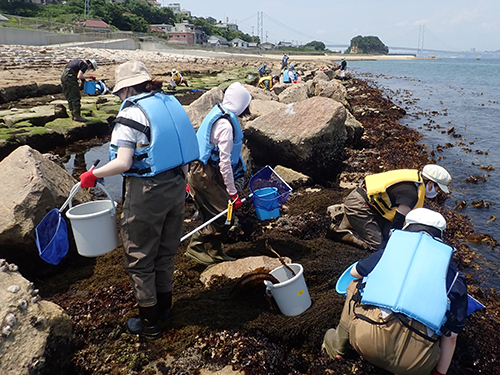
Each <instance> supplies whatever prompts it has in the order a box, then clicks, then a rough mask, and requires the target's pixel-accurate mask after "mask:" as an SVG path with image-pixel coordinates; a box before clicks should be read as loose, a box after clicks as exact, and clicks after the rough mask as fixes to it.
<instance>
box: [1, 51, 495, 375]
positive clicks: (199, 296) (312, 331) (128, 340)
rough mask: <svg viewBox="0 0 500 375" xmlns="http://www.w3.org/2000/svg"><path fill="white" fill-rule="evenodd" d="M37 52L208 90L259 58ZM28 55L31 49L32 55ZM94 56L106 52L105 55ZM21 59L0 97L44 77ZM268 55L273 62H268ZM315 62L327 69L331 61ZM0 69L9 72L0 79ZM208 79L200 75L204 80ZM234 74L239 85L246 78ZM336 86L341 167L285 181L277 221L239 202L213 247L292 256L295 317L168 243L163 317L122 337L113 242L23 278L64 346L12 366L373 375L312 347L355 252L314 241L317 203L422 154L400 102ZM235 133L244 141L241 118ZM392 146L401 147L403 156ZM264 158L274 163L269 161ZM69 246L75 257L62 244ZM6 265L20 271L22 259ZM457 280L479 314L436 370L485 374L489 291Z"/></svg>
mask: <svg viewBox="0 0 500 375" xmlns="http://www.w3.org/2000/svg"><path fill="white" fill-rule="evenodd" d="M12 48H14V47H12ZM26 50H28V49H26ZM45 51H46V52H44V53H42V54H43V55H46V56H48V57H49V59H48V60H49V61H50V59H51V58H52V59H56V57H55V56H67V57H68V58H72V57H77V56H76V55H78V57H83V56H82V54H83V55H89V54H93V55H92V57H94V58H96V57H97V56H100V58H101V61H103V63H102V71H99V74H100V75H101V74H102V75H101V77H102V78H103V79H106V80H108V81H109V82H110V83H111V82H112V80H113V75H112V72H113V70H114V67H115V65H116V64H118V63H120V62H123V61H125V60H127V59H129V58H130V57H134V58H139V59H143V60H144V62H145V63H146V64H147V65H148V68H150V71H151V73H152V74H154V75H156V76H159V77H162V76H163V77H166V76H167V75H168V72H169V71H170V70H171V69H172V68H174V67H175V68H177V69H180V70H181V71H183V72H186V73H187V76H188V77H189V78H192V81H191V80H190V81H189V82H190V83H191V82H193V84H194V85H195V86H194V87H195V88H196V89H200V90H202V89H203V90H208V89H210V88H212V87H215V86H217V85H218V84H220V82H224V81H225V83H227V82H230V80H231V79H235V77H236V79H248V75H249V74H250V73H249V72H252V71H256V67H257V66H258V64H259V63H260V62H261V61H262V59H261V58H260V57H259V58H251V57H250V58H248V57H247V58H244V59H243V58H242V59H236V60H235V59H215V58H214V59H205V58H203V59H196V58H193V57H189V58H187V57H182V56H175V57H172V56H171V57H168V56H165V55H163V54H161V53H157V54H155V53H143V52H136V53H137V54H138V55H135V54H134V52H124V51H119V52H116V51H100V50H79V49H69V50H68V49H65V50H63V51H58V50H51V49H45ZM37 52H38V53H40V50H38V51H37ZM50 56H52V57H51V58H50ZM104 56H108V57H107V58H108V60H105V59H104ZM26 61H27V63H25V64H24V65H15V67H12V66H11V67H9V68H7V69H5V68H4V70H3V71H0V82H2V83H1V84H0V85H1V87H0V93H1V94H2V95H3V94H4V93H5V92H15V91H16V90H14V89H12V87H21V86H25V85H27V84H33V83H35V84H36V85H37V87H40V86H43V85H44V84H54V85H57V83H58V80H59V74H60V66H57V64H54V65H55V66H43V67H38V66H36V64H35V62H36V60H33V61H31V60H29V58H27V60H26ZM58 61H59V60H58ZM271 61H272V60H271ZM266 62H267V63H268V65H271V64H269V61H266ZM272 64H274V67H278V64H279V62H278V59H276V61H272ZM328 64H329V66H330V67H334V66H335V64H334V62H333V61H330V62H328ZM297 65H299V68H302V69H303V72H304V73H305V75H308V74H311V77H310V79H311V80H312V79H313V77H314V76H315V75H316V72H317V71H318V70H319V69H320V68H321V67H323V65H327V62H325V61H321V62H319V63H318V62H317V61H314V59H312V60H310V61H308V60H302V61H301V62H300V63H299V64H297ZM310 72H314V74H313V73H310ZM96 75H97V74H96ZM207 76H208V77H207ZM4 77H9V78H8V79H7V80H4V79H3V78H4ZM210 77H211V78H212V79H210V80H209V79H208V78H210ZM332 81H335V79H333V80H332ZM4 82H8V83H4ZM247 83H252V79H249V80H248V81H247ZM341 85H342V86H343V87H344V90H345V97H344V99H345V103H343V104H342V106H344V107H345V108H348V109H349V112H350V113H352V115H353V117H354V118H355V119H356V120H357V121H358V122H360V123H361V124H362V125H363V127H364V134H363V136H362V137H361V138H360V139H359V142H352V144H350V145H349V147H347V148H346V149H345V158H344V161H343V162H342V163H341V164H339V165H335V166H332V168H336V169H338V171H339V172H341V173H339V175H338V179H337V181H329V182H325V183H322V184H321V185H319V184H314V185H312V184H311V183H310V182H308V180H307V179H306V180H303V181H302V182H297V183H296V184H294V186H293V187H294V191H293V193H292V195H291V196H290V198H289V200H288V201H287V204H286V206H285V207H284V208H283V210H282V212H281V214H280V218H278V219H276V220H271V221H259V220H258V219H257V218H256V216H255V210H254V209H253V207H252V206H251V204H247V205H245V206H244V207H243V208H242V210H241V212H239V213H238V216H239V219H240V224H239V227H237V228H236V229H235V230H233V231H231V233H230V236H229V239H228V242H227V246H226V252H227V253H228V254H230V255H231V256H233V257H236V258H239V259H243V258H246V257H249V256H268V257H269V256H270V257H273V256H274V255H273V254H272V253H270V252H269V250H268V249H267V247H266V243H268V244H270V245H271V246H272V248H273V249H274V250H275V251H276V252H277V253H279V254H280V255H281V256H283V257H288V258H290V259H291V260H292V261H293V262H296V263H300V264H301V265H302V266H303V267H304V276H305V280H306V283H307V286H308V290H309V293H310V295H311V299H312V302H313V303H312V306H311V307H310V308H309V309H308V310H307V311H306V312H304V313H303V314H301V315H299V316H296V317H286V316H284V315H282V314H281V313H280V312H279V309H278V308H277V306H276V305H275V304H274V303H273V302H272V301H269V300H267V299H266V298H265V293H264V290H263V287H262V285H253V287H252V288H248V289H245V290H240V291H239V292H238V293H235V292H234V287H235V284H236V282H237V280H234V279H229V278H227V277H224V276H219V277H216V278H215V279H212V282H211V285H210V288H207V287H206V286H205V285H204V284H203V283H202V282H201V281H200V277H201V275H202V273H203V271H205V267H202V266H200V265H197V264H195V263H193V262H192V261H191V260H190V259H188V258H187V257H185V256H184V255H183V254H184V251H185V247H186V245H187V244H186V243H182V244H181V247H180V249H179V252H178V256H177V257H176V271H175V284H174V307H173V314H174V317H173V319H172V321H171V322H169V323H168V324H165V326H164V327H163V329H164V335H163V337H162V338H161V339H159V340H156V341H152V342H150V341H144V340H141V339H139V338H137V337H135V336H132V335H128V334H126V333H125V332H124V328H123V327H124V323H125V322H126V320H127V319H128V318H129V317H131V316H134V315H135V314H136V312H137V307H136V306H135V305H134V298H133V296H132V293H131V290H130V287H129V283H128V277H127V275H126V273H125V271H124V269H123V253H122V249H121V248H118V249H117V250H115V251H113V252H111V253H109V254H108V255H106V256H103V257H99V258H96V259H88V258H82V257H79V256H78V255H76V254H73V256H69V257H68V259H66V260H65V261H63V262H62V263H61V265H60V266H57V267H59V268H57V269H55V270H54V272H53V273H52V274H50V275H47V276H43V277H37V278H36V279H33V280H31V281H33V282H34V283H35V287H36V288H37V289H39V295H40V296H41V297H42V298H43V299H44V300H46V301H50V302H53V303H54V304H56V305H57V306H60V307H61V308H62V309H63V310H64V311H65V313H66V314H67V315H68V317H69V319H70V320H71V323H72V328H73V332H72V334H71V342H70V343H67V344H66V346H65V347H66V349H68V353H66V354H65V355H64V351H62V352H61V354H62V356H63V358H59V360H58V361H52V362H51V361H47V362H46V363H45V364H44V365H43V366H39V367H38V368H36V369H35V370H36V371H37V372H35V370H33V369H31V372H29V371H28V370H26V371H25V372H19V373H26V374H27V373H39V374H77V375H80V374H82V375H83V374H144V375H146V374H148V375H149V374H151V375H153V374H213V373H216V374H259V375H260V374H263V375H264V374H276V375H281V374H311V375H312V374H325V373H334V374H337V373H338V374H346V373H356V374H387V372H385V371H383V370H380V369H378V368H376V367H374V366H372V365H371V364H370V363H368V362H366V361H364V360H363V359H362V358H360V357H359V355H357V353H356V352H355V351H354V350H352V349H350V350H349V351H348V352H347V354H346V356H345V358H343V359H342V360H340V361H333V360H330V359H329V358H328V357H327V356H325V355H324V354H323V353H322V352H321V351H320V346H321V342H322V338H323V335H324V333H325V331H326V330H327V329H328V328H331V327H334V326H336V324H337V323H338V319H339V317H340V313H341V310H342V306H343V302H344V300H343V299H344V298H343V297H342V296H340V295H338V294H337V293H336V292H335V289H334V285H335V282H336V280H337V278H338V276H339V275H340V274H341V273H342V272H343V271H344V269H345V268H346V267H347V266H349V265H350V264H352V263H353V262H354V261H356V260H358V259H360V258H363V257H365V256H367V254H366V253H365V252H363V251H362V250H359V249H356V248H353V247H351V246H348V245H345V244H341V243H336V242H333V241H330V240H328V239H326V238H325V233H326V229H327V228H328V226H329V225H330V223H331V218H330V217H329V215H328V213H327V207H328V206H330V205H332V204H335V203H340V202H342V200H343V198H344V197H345V196H346V195H347V194H348V193H349V192H350V188H351V187H352V186H353V184H356V183H357V182H358V181H360V179H361V178H362V177H364V175H365V174H367V173H376V172H380V171H385V170H390V169H395V168H402V167H405V168H407V167H410V168H411V167H414V168H418V167H420V166H422V165H423V164H425V163H427V162H428V161H429V160H432V155H429V154H428V153H427V150H426V149H425V147H424V146H423V145H421V144H420V143H419V139H420V134H419V133H418V132H416V131H413V130H411V129H409V128H407V127H404V126H401V125H400V124H399V120H400V119H401V118H402V117H403V116H404V114H405V113H404V110H402V109H401V108H399V107H397V106H396V105H394V104H393V103H391V102H390V101H389V100H387V99H386V98H384V96H383V93H382V92H381V91H380V90H377V89H374V88H372V87H370V86H369V85H368V84H367V83H366V82H364V81H362V80H358V79H356V78H355V77H352V78H351V79H349V80H348V81H345V82H343V83H341ZM9 90H10V91H9ZM180 94H181V93H179V98H181V100H186V104H189V103H188V102H189V99H192V100H194V99H196V97H191V98H189V94H185V95H184V97H181V96H180ZM50 95H60V94H58V93H53V94H44V95H42V96H40V97H37V98H35V99H34V98H33V97H31V96H30V95H25V97H22V96H23V95H17V97H16V98H15V99H13V100H8V101H6V102H5V103H4V104H5V105H6V107H7V108H8V107H9V106H10V107H11V108H13V107H22V106H25V105H26V106H28V105H30V103H31V104H32V103H33V100H36V101H39V102H48V101H52V100H53V98H51V97H50ZM256 95H257V94H256ZM176 96H177V94H176ZM3 97H5V95H4V96H3ZM43 98H45V100H44V99H43ZM337 99H339V100H340V98H337ZM260 100H263V99H260ZM269 101H272V100H271V99H270V100H269ZM2 105H3V104H2ZM259 108H263V107H259ZM335 108H337V107H335ZM250 120H251V119H248V121H250ZM249 124H251V122H249ZM254 127H256V125H254ZM247 129H248V131H249V134H248V135H249V136H250V139H251V138H252V136H251V134H250V133H251V132H252V131H254V130H252V129H253V128H252V125H249V127H248V128H247ZM247 129H245V132H247ZM401 155H405V158H404V160H403V158H402V157H401ZM273 161H274V160H273ZM403 162H404V165H403V164H402V163H403ZM268 163H269V164H270V165H272V166H274V165H275V164H274V163H273V162H272V161H269V162H268ZM256 167H258V165H257V166H256ZM254 172H255V171H254ZM444 199H446V197H445V196H439V199H438V202H437V203H432V204H430V206H429V208H432V209H435V210H438V211H440V212H442V213H443V215H444V216H445V217H446V219H447V221H448V229H447V231H446V241H448V242H450V243H452V244H453V245H454V246H455V247H456V248H457V250H458V251H457V254H456V255H455V257H456V261H457V263H458V264H459V267H460V269H461V270H462V271H463V272H464V273H467V270H468V268H469V267H471V265H472V264H473V259H474V253H473V251H472V250H471V249H470V248H469V246H468V242H467V239H468V238H469V237H471V236H472V235H473V233H472V231H471V229H470V228H469V225H468V222H467V219H466V218H464V217H462V216H460V215H459V214H457V213H455V212H453V211H444V210H443V209H442V208H441V207H440V206H439V202H440V201H441V202H442V201H443V200H444ZM193 214H194V207H193V205H192V204H191V203H188V204H187V206H186V221H185V228H184V233H187V232H188V231H190V230H191V229H193V228H195V227H196V226H197V225H199V224H200V223H199V222H197V221H193V220H191V218H192V216H193ZM70 251H72V252H73V253H75V249H71V250H70ZM7 261H9V259H7ZM20 271H21V273H23V269H22V267H21V269H20ZM16 272H17V271H16ZM468 284H469V293H470V294H471V295H473V296H474V297H476V298H478V299H479V300H480V301H481V302H482V303H483V304H485V306H486V309H483V310H481V311H479V312H476V313H474V314H473V315H472V316H471V317H470V318H469V319H468V324H467V327H466V329H465V331H464V332H463V334H461V335H459V339H458V344H457V350H456V352H455V356H454V359H453V361H452V365H451V367H450V370H449V372H448V374H476V373H482V374H498V373H499V372H498V366H497V362H498V360H499V354H500V350H499V344H498V343H499V342H500V340H499V339H500V334H499V333H498V332H499V329H498V328H499V327H500V325H499V323H500V321H499V320H500V318H499V309H500V298H499V297H498V294H497V293H496V292H495V291H491V290H483V289H482V288H481V287H479V286H478V285H477V283H476V282H475V280H474V279H472V277H470V276H469V277H468ZM26 288H28V286H27V287H26ZM0 318H2V319H3V317H0ZM6 340H8V337H7V338H5V339H3V341H0V355H2V358H7V356H8V355H9V353H8V352H6V350H5V348H6V344H5V343H6V342H7V341H6ZM52 354H54V353H52ZM53 357H54V356H53ZM0 362H2V361H0Z"/></svg>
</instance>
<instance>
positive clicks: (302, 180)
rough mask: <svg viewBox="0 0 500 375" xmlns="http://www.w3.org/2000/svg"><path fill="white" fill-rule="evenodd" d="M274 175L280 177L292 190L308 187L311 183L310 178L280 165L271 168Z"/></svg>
mask: <svg viewBox="0 0 500 375" xmlns="http://www.w3.org/2000/svg"><path fill="white" fill-rule="evenodd" d="M273 169H274V171H275V172H276V174H278V176H280V177H281V178H282V179H283V180H284V181H285V182H286V183H287V184H288V185H290V187H291V188H292V189H298V188H299V187H301V186H305V185H309V184H310V183H311V177H309V176H306V175H305V174H303V173H300V172H297V171H294V170H293V169H291V168H287V167H283V166H282V165H277V166H276V167H274V168H273Z"/></svg>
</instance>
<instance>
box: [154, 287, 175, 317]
mask: <svg viewBox="0 0 500 375" xmlns="http://www.w3.org/2000/svg"><path fill="white" fill-rule="evenodd" d="M156 299H157V300H158V309H159V310H160V311H159V318H160V320H161V321H162V322H166V321H167V320H171V319H172V292H165V293H156Z"/></svg>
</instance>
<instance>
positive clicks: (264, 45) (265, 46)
mask: <svg viewBox="0 0 500 375" xmlns="http://www.w3.org/2000/svg"><path fill="white" fill-rule="evenodd" d="M260 48H262V49H265V50H270V49H275V48H276V46H275V45H274V44H273V43H271V42H264V43H261V44H260Z"/></svg>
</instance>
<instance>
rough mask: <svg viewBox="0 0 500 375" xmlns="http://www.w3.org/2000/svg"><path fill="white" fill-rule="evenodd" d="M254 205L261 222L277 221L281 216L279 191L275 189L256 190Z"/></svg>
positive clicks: (253, 197)
mask: <svg viewBox="0 0 500 375" xmlns="http://www.w3.org/2000/svg"><path fill="white" fill-rule="evenodd" d="M252 203H253V206H254V207H255V213H256V214H257V217H258V218H259V220H268V219H275V218H277V217H278V216H280V208H279V207H280V205H279V195H278V189H277V188H275V187H265V188H261V189H257V190H255V191H254V192H253V195H252Z"/></svg>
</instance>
